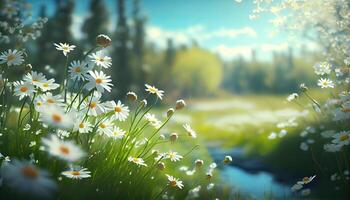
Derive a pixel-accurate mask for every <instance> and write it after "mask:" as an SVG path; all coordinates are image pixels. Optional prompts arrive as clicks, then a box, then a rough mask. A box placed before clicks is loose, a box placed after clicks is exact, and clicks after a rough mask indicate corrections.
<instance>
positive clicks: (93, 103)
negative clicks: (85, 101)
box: [89, 102, 97, 109]
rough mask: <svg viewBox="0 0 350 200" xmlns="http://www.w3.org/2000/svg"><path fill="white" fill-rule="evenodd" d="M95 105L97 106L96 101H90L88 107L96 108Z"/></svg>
mask: <svg viewBox="0 0 350 200" xmlns="http://www.w3.org/2000/svg"><path fill="white" fill-rule="evenodd" d="M96 106H97V103H96V102H91V103H90V104H89V107H90V108H91V109H93V108H96Z"/></svg>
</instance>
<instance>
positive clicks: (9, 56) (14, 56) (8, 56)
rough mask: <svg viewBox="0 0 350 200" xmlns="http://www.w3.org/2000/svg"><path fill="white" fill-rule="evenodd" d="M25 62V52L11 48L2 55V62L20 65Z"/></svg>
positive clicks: (8, 64) (0, 57)
mask: <svg viewBox="0 0 350 200" xmlns="http://www.w3.org/2000/svg"><path fill="white" fill-rule="evenodd" d="M23 62H24V59H23V52H22V51H18V50H16V49H15V50H12V49H9V50H7V52H6V51H5V52H2V53H1V55H0V64H3V63H6V64H7V66H11V65H20V64H22V63H23Z"/></svg>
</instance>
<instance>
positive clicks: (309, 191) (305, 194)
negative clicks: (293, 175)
mask: <svg viewBox="0 0 350 200" xmlns="http://www.w3.org/2000/svg"><path fill="white" fill-rule="evenodd" d="M300 194H301V196H309V195H310V194H311V190H310V189H309V188H308V189H303V190H302V191H301V192H300Z"/></svg>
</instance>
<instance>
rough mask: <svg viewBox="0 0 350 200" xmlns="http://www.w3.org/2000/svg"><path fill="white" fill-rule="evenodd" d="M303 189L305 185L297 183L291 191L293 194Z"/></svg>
mask: <svg viewBox="0 0 350 200" xmlns="http://www.w3.org/2000/svg"><path fill="white" fill-rule="evenodd" d="M301 188H303V185H302V184H298V183H296V184H294V185H293V186H292V187H291V190H292V191H293V192H295V191H298V190H300V189H301Z"/></svg>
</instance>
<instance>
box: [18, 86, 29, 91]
mask: <svg viewBox="0 0 350 200" xmlns="http://www.w3.org/2000/svg"><path fill="white" fill-rule="evenodd" d="M19 90H20V91H21V92H27V91H28V88H27V87H25V86H23V87H21V88H20V89H19Z"/></svg>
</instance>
